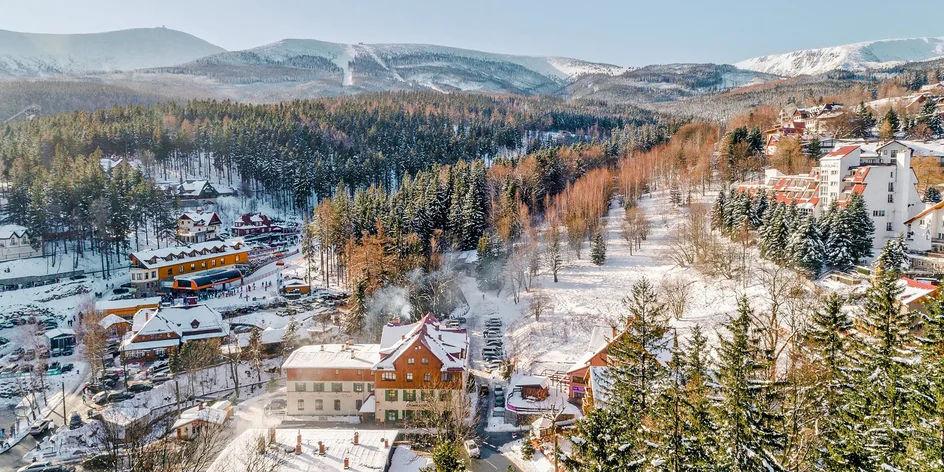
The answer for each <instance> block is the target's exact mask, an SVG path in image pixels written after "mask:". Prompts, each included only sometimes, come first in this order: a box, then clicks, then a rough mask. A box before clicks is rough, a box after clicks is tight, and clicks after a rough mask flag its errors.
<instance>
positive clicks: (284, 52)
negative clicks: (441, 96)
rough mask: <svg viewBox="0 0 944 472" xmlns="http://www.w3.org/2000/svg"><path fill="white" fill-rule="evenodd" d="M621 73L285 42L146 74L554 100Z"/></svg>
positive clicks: (481, 55)
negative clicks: (580, 83) (587, 79)
mask: <svg viewBox="0 0 944 472" xmlns="http://www.w3.org/2000/svg"><path fill="white" fill-rule="evenodd" d="M626 70H627V69H625V68H622V67H618V66H614V65H610V64H598V63H593V62H587V61H582V60H579V59H570V58H561V57H536V56H518V55H509V54H494V53H487V52H481V51H473V50H469V49H459V48H452V47H445V46H435V45H425V44H340V43H329V42H325V41H317V40H313V39H285V40H282V41H278V42H275V43H272V44H267V45H264V46H259V47H256V48H252V49H246V50H243V51H232V52H223V53H219V54H214V55H212V56H208V57H204V58H200V59H197V60H194V61H191V62H189V63H185V64H180V65H176V66H174V67H161V68H156V70H150V71H147V72H149V73H169V74H176V75H185V76H199V77H210V78H213V79H215V80H219V81H221V82H225V83H230V84H240V85H243V86H247V85H249V84H256V86H257V87H258V86H259V84H266V85H264V86H262V87H267V88H271V84H275V83H283V84H284V83H295V84H304V86H303V87H302V88H304V89H306V90H308V91H309V93H312V94H315V95H319V94H320V95H334V94H346V93H358V92H365V91H379V90H398V89H433V90H439V91H443V92H449V91H484V92H504V93H524V94H531V93H555V92H557V91H558V90H559V89H560V88H561V87H563V86H565V85H566V84H568V83H569V82H571V81H573V80H575V79H576V78H577V77H580V76H583V75H587V74H607V75H616V74H620V73H623V72H624V71H626Z"/></svg>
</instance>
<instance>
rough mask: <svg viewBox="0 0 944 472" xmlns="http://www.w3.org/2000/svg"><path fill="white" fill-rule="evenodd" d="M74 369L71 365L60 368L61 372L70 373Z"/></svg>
mask: <svg viewBox="0 0 944 472" xmlns="http://www.w3.org/2000/svg"><path fill="white" fill-rule="evenodd" d="M74 368H75V366H74V365H72V364H64V365H63V366H62V371H63V372H72V369H74Z"/></svg>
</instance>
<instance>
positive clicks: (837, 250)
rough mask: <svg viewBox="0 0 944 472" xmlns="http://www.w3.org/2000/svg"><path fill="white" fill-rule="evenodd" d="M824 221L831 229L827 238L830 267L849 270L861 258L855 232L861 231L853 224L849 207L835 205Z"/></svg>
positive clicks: (827, 254)
mask: <svg viewBox="0 0 944 472" xmlns="http://www.w3.org/2000/svg"><path fill="white" fill-rule="evenodd" d="M827 218H828V219H826V220H825V221H824V223H826V224H827V225H828V226H827V228H828V230H829V233H828V234H829V236H828V237H827V238H826V259H827V262H828V264H829V266H830V267H833V268H835V269H838V270H843V271H844V270H849V269H851V268H852V266H853V265H855V263H856V262H857V261H858V260H859V259H858V254H859V249H857V247H856V237H855V235H854V234H855V233H856V232H857V231H860V230H859V229H856V228H855V227H854V226H853V225H854V222H853V221H852V216H851V214H850V213H849V209H848V208H840V207H835V208H833V209H832V210H830V212H829V213H828V215H827Z"/></svg>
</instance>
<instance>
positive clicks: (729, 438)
mask: <svg viewBox="0 0 944 472" xmlns="http://www.w3.org/2000/svg"><path fill="white" fill-rule="evenodd" d="M752 318H753V310H751V307H750V306H749V305H748V303H747V298H746V297H743V296H742V297H741V299H740V300H738V314H737V316H736V317H735V318H734V319H732V320H731V321H730V322H729V323H728V331H729V332H730V335H729V337H727V338H722V339H721V340H720V348H719V352H718V357H719V365H718V384H719V389H720V391H719V393H720V395H721V400H720V401H719V403H718V405H717V408H716V410H715V411H716V415H717V419H716V421H717V422H718V433H719V441H720V443H721V447H720V450H719V451H718V456H717V457H716V460H715V465H716V467H717V468H719V469H720V470H730V471H736V472H754V471H780V470H784V469H783V467H782V466H781V465H780V463H779V462H778V461H777V459H776V457H775V456H774V454H775V452H776V451H777V450H779V449H781V448H782V439H781V438H780V437H778V435H777V434H776V433H775V432H774V431H773V430H772V429H771V427H770V426H769V425H770V423H771V422H772V416H773V412H772V411H771V409H770V407H769V405H768V404H767V403H766V397H767V395H768V393H769V390H770V389H771V388H772V386H771V385H770V384H769V382H767V381H766V380H764V373H765V371H766V369H767V366H766V365H764V363H763V362H761V361H760V359H761V358H762V353H761V352H760V347H759V345H758V340H757V338H756V337H755V334H754V333H753V329H752V328H751V323H752V322H751V320H752Z"/></svg>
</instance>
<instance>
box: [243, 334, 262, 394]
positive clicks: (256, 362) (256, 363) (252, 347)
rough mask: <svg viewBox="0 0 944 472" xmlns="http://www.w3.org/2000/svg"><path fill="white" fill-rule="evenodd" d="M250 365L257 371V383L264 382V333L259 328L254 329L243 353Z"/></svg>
mask: <svg viewBox="0 0 944 472" xmlns="http://www.w3.org/2000/svg"><path fill="white" fill-rule="evenodd" d="M243 353H245V355H246V359H247V360H248V361H249V364H250V365H252V368H253V370H255V371H256V381H257V382H262V359H263V358H264V356H265V348H264V347H263V344H262V333H261V332H260V331H259V328H253V329H252V331H250V332H249V340H248V344H247V345H246V349H245V350H244V351H243Z"/></svg>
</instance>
